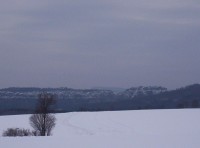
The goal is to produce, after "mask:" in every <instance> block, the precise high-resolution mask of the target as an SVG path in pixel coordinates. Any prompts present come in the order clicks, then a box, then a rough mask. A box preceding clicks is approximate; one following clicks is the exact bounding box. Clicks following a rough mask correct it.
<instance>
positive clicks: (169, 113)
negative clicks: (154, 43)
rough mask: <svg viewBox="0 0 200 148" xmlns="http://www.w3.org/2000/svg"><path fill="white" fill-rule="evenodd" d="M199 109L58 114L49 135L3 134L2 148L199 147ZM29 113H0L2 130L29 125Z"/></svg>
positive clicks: (1, 138)
mask: <svg viewBox="0 0 200 148" xmlns="http://www.w3.org/2000/svg"><path fill="white" fill-rule="evenodd" d="M199 115H200V110H199V109H180V110H145V111H142V110H138V111H116V112H79V113H76V112H73V113H63V114H56V118H57V124H56V127H55V129H54V130H53V136H50V137H17V138H9V137H8V138H5V137H0V145H1V147H2V148H36V147H37V148H39V147H43V148H67V147H68V148H199V147H200V139H199V137H200V117H199ZM29 116H30V115H17V116H0V132H1V133H2V132H3V131H4V130H5V129H7V128H9V127H19V128H30V129H31V127H30V125H29Z"/></svg>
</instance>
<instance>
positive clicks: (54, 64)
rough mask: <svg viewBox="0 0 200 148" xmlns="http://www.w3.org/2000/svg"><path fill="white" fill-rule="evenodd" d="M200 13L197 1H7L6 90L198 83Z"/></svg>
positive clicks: (0, 17) (1, 8) (1, 29)
mask: <svg viewBox="0 0 200 148" xmlns="http://www.w3.org/2000/svg"><path fill="white" fill-rule="evenodd" d="M199 8H200V3H199V2H198V1H197V0H191V1H188V0H169V1H166V0H165V1H164V0H151V1H147V0H135V1H131V0H123V1H122V0H107V1H106V0H101V1H100V0H98V1H92V0H85V1H82V0H77V1H72V0H69V1H65V0H57V1H54V0H42V1H39V0H34V1H33V0H30V1H26V0H20V1H17V0H10V1H5V0H3V1H2V2H1V5H0V12H1V13H0V21H1V24H0V33H1V36H0V45H1V49H0V52H1V54H0V63H1V64H0V68H1V69H2V76H0V80H1V81H2V83H1V84H0V87H5V86H11V85H27V86H32V85H35V86H49V85H50V86H61V85H70V87H90V86H91V87H92V86H95V85H98V86H99V85H104V84H105V85H107V86H109V85H110V86H112V85H116V86H117V85H119V86H120V85H121V86H122V87H127V86H131V85H142V84H146V83H149V85H151V84H158V85H161V84H166V85H167V86H169V87H175V86H177V85H184V84H186V83H188V82H190V80H191V82H194V81H198V78H197V75H198V74H200V70H199V69H198V68H196V66H194V65H195V64H197V63H198V62H199V61H198V57H197V55H199V54H200V51H199V47H200V43H199V39H200V38H199V35H200V29H199V25H200V9H199ZM183 65H186V67H184V66H183ZM26 73H28V74H26ZM147 73H149V75H155V77H150V80H147V79H148V76H147V75H146V74H147ZM174 75H175V76H176V77H177V80H174V79H175V78H174V79H173V80H172V81H169V80H165V79H166V78H169V77H172V76H174ZM180 75H181V77H179V76H180ZM44 77H45V78H44ZM42 78H44V79H45V80H44V81H43V80H42ZM179 78H180V79H179ZM16 79H17V80H16ZM30 79H33V80H32V81H31V80H30ZM25 80H26V81H25ZM79 82H80V85H79ZM99 83H101V84H99ZM54 84H55V85H54Z"/></svg>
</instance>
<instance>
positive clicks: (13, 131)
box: [2, 128, 33, 137]
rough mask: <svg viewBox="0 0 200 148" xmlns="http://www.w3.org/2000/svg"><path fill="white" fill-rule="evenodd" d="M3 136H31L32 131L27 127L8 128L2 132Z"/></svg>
mask: <svg viewBox="0 0 200 148" xmlns="http://www.w3.org/2000/svg"><path fill="white" fill-rule="evenodd" d="M2 136H4V137H17V136H20V137H22V136H33V132H31V131H30V130H29V129H19V128H8V129H7V130H6V131H4V132H3V135H2Z"/></svg>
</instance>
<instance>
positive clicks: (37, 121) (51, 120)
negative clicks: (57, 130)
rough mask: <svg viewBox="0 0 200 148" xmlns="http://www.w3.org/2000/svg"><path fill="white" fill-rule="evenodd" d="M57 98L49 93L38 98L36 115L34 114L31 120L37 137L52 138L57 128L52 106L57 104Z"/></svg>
mask: <svg viewBox="0 0 200 148" xmlns="http://www.w3.org/2000/svg"><path fill="white" fill-rule="evenodd" d="M55 102H56V101H55V96H54V95H52V94H49V93H42V94H39V96H38V104H37V108H36V114H33V115H32V116H31V117H30V118H29V120H30V125H31V126H32V127H33V129H34V130H35V132H36V133H37V135H39V136H50V135H51V131H52V129H53V128H54V127H55V125H56V123H55V121H56V118H55V116H54V115H53V114H51V112H52V108H51V107H52V105H54V104H55Z"/></svg>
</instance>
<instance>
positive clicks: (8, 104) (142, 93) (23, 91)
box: [0, 84, 200, 115]
mask: <svg viewBox="0 0 200 148" xmlns="http://www.w3.org/2000/svg"><path fill="white" fill-rule="evenodd" d="M42 92H48V93H52V94H54V95H56V99H57V104H56V106H55V107H54V112H71V111H108V110H109V111H111V110H134V109H162V108H163V109H171V108H197V107H200V84H193V85H189V86H186V87H182V88H179V89H176V90H172V91H168V90H167V88H165V87H160V86H149V87H146V86H140V87H132V88H129V89H126V90H123V91H122V90H121V91H119V92H117V91H114V90H112V89H111V90H109V89H105V90H104V89H102V88H96V89H72V88H67V87H61V88H35V87H33V88H20V87H11V88H5V89H0V114H1V115H5V114H25V113H33V112H34V110H35V105H36V102H37V98H38V97H37V96H38V94H40V93H42Z"/></svg>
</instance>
